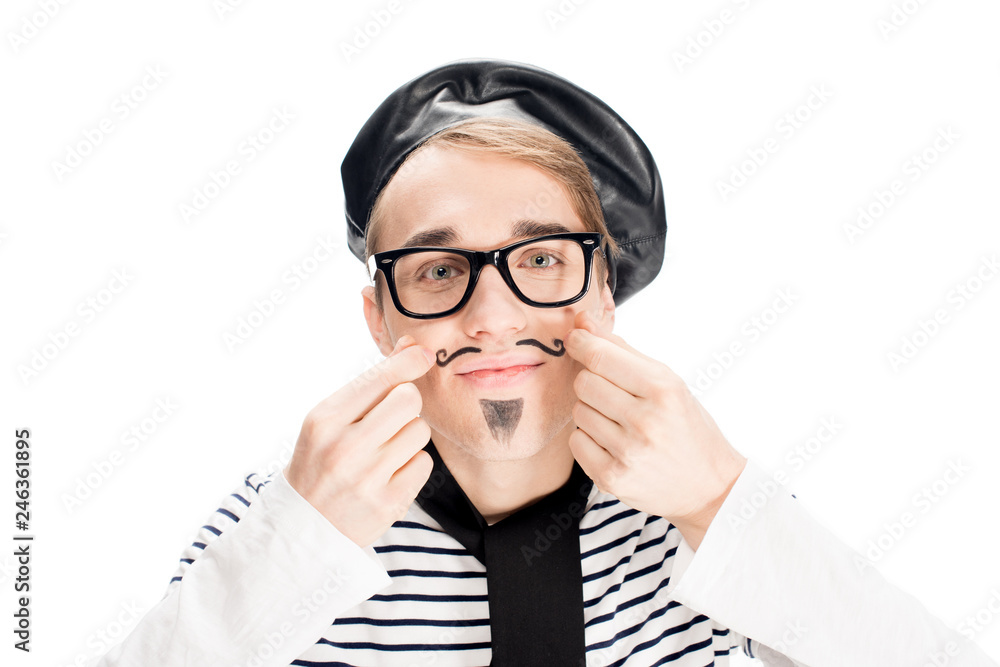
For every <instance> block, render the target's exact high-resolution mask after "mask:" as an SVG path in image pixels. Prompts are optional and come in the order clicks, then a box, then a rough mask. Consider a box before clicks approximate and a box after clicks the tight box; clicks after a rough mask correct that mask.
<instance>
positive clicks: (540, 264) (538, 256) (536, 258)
mask: <svg viewBox="0 0 1000 667" xmlns="http://www.w3.org/2000/svg"><path fill="white" fill-rule="evenodd" d="M557 261H559V260H557V259H556V258H555V256H554V255H550V254H549V253H547V252H536V253H534V254H533V255H529V256H528V266H530V267H531V268H533V269H547V268H548V267H550V266H551V265H552V264H553V263H555V262H557Z"/></svg>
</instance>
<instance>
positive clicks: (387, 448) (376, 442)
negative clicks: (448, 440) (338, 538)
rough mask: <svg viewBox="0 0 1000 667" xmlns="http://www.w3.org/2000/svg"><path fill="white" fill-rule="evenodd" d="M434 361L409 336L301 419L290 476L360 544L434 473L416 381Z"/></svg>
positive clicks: (401, 511) (397, 515)
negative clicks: (426, 450)
mask: <svg viewBox="0 0 1000 667" xmlns="http://www.w3.org/2000/svg"><path fill="white" fill-rule="evenodd" d="M433 366H434V354H433V353H432V352H431V351H430V350H429V349H427V348H425V347H422V346H420V345H417V344H416V341H415V340H414V339H413V338H412V337H411V336H409V335H405V336H402V337H401V338H400V339H399V340H398V341H397V343H396V347H395V349H393V351H392V352H391V353H390V354H389V356H388V357H387V358H386V359H385V360H384V361H382V362H381V363H379V364H378V365H376V366H375V367H373V368H372V369H370V370H369V371H367V372H365V373H364V374H362V375H361V376H359V377H357V378H355V379H354V380H352V381H351V382H350V383H349V384H347V385H345V386H344V387H342V388H341V389H340V390H338V391H337V392H336V393H334V394H333V395H331V396H329V397H327V398H326V399H324V400H323V401H322V402H321V403H319V405H317V406H316V407H314V408H313V409H312V410H310V411H309V414H307V415H306V418H305V421H303V423H302V430H301V432H300V433H299V439H298V442H296V444H295V451H294V452H293V454H292V460H291V461H290V462H289V463H288V466H287V467H286V468H285V469H284V471H283V473H284V475H285V479H287V480H288V483H289V484H291V485H292V488H294V489H295V490H296V491H297V492H298V493H299V495H301V496H302V497H303V498H305V499H306V500H308V501H309V503H310V504H312V506H313V507H315V508H316V509H318V510H319V511H320V512H321V513H322V514H323V516H325V517H326V518H327V519H329V520H330V523H332V524H333V525H334V527H335V528H336V529H337V530H339V531H340V532H341V533H343V534H344V535H346V536H347V537H348V538H350V539H351V540H352V541H353V542H354V543H355V544H357V545H358V546H360V547H366V546H368V545H369V544H371V543H372V542H374V541H375V540H377V539H378V538H379V537H380V536H381V535H382V534H383V533H384V532H385V531H386V530H388V529H389V526H391V525H392V524H393V523H395V522H396V521H398V520H399V519H401V518H402V517H403V516H404V515H405V514H406V512H407V510H408V509H409V507H410V504H411V503H412V502H413V499H414V498H416V497H417V494H418V493H419V492H420V489H421V488H422V487H423V485H424V484H425V483H426V482H427V479H428V478H429V477H430V474H431V470H432V468H433V460H432V459H431V457H430V455H429V454H428V453H427V452H425V451H422V450H423V448H424V446H425V445H426V444H427V441H428V440H430V437H431V430H430V427H429V426H428V425H427V422H425V421H424V420H423V419H421V418H420V417H419V416H418V415H419V414H420V410H421V408H422V407H423V401H422V400H421V397H420V391H419V390H418V389H417V387H416V385H414V384H413V382H412V380H415V379H416V378H418V377H420V376H421V375H423V374H424V373H426V372H427V371H428V370H430V369H431V367H433Z"/></svg>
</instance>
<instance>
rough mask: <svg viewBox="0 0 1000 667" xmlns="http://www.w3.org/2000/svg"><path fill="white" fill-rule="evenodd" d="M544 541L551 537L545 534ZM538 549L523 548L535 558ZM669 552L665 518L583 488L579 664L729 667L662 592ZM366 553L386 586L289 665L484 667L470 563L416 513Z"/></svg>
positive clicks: (726, 651)
mask: <svg viewBox="0 0 1000 667" xmlns="http://www.w3.org/2000/svg"><path fill="white" fill-rule="evenodd" d="M277 475H280V473H275V474H274V475H271V476H270V477H268V478H262V477H261V476H260V475H257V474H251V475H248V476H247V477H246V479H245V480H244V484H243V485H242V487H241V488H239V489H237V490H236V491H234V492H233V493H232V494H231V495H230V496H229V498H228V499H227V501H226V502H224V503H223V506H222V507H220V508H219V509H218V510H217V511H216V512H215V513H214V514H213V515H212V516H211V517H210V518H209V521H208V522H207V523H206V525H205V526H203V527H202V528H201V533H200V535H199V536H198V538H197V539H196V541H195V542H194V544H192V545H191V546H190V547H189V548H188V549H187V550H186V553H185V554H184V555H183V558H182V559H181V563H180V567H179V568H178V570H177V572H176V573H175V575H174V577H173V579H172V581H171V583H170V585H171V587H179V586H180V584H181V582H182V581H183V577H184V573H185V571H186V570H187V568H188V567H189V565H190V564H191V563H192V562H194V561H195V560H196V559H197V558H198V557H199V555H200V554H201V553H202V552H203V551H204V550H205V549H206V548H207V547H209V545H211V544H212V542H213V541H214V540H215V539H217V538H218V537H219V536H220V535H222V534H223V533H224V532H225V531H226V530H227V529H229V528H231V527H232V526H233V525H234V523H235V522H237V521H239V520H240V518H241V516H242V515H243V513H244V512H245V511H246V509H247V508H248V507H249V506H250V505H251V504H252V503H253V502H255V501H256V500H257V499H258V498H259V497H260V495H261V494H262V493H264V492H265V491H264V489H265V488H266V487H268V486H270V485H274V484H275V481H276V480H275V477H276V476H277ZM284 483H285V484H287V482H284ZM542 537H544V536H542ZM552 537H555V539H558V535H557V534H554V533H553V534H552ZM539 539H540V543H539V544H536V545H534V546H535V548H536V549H537V548H541V549H544V548H545V542H544V540H542V539H541V537H540V538H539ZM545 539H548V538H545ZM680 542H681V535H680V531H678V530H677V528H676V527H675V526H673V525H672V524H670V523H669V522H668V521H666V520H665V519H663V518H661V517H656V516H650V515H649V514H646V513H645V512H639V511H637V510H634V509H632V508H630V507H628V506H626V505H625V504H624V503H622V502H621V501H620V500H618V499H617V498H615V497H613V496H610V495H608V494H606V493H601V492H599V491H598V490H597V488H596V487H594V488H593V489H592V490H591V493H590V497H589V498H588V500H587V509H586V512H585V513H584V514H583V516H582V517H581V519H580V549H581V553H580V558H581V563H582V570H583V598H584V632H585V638H586V652H587V664H588V665H607V666H609V667H635V666H638V665H643V666H649V665H660V664H667V663H669V664H671V665H675V666H676V667H704V666H705V665H727V664H729V661H728V656H729V655H730V652H731V651H732V650H733V649H734V648H735V647H737V646H738V645H739V644H740V642H741V641H743V639H742V638H741V637H738V636H737V635H735V633H733V632H731V631H730V630H728V629H727V628H725V627H723V626H722V625H720V624H719V623H717V622H715V621H713V620H712V619H710V618H708V617H707V616H705V615H703V614H700V613H698V612H696V611H693V610H691V609H689V608H687V607H685V606H683V605H681V604H679V603H678V602H676V601H674V600H672V599H671V597H670V595H669V594H667V592H666V589H667V587H668V586H669V584H670V575H671V570H672V569H673V559H674V556H675V554H676V553H677V548H678V545H679V544H680ZM372 548H373V550H374V552H375V554H377V557H378V559H379V561H380V562H381V563H382V566H383V567H384V568H385V570H386V572H387V574H388V575H389V577H390V578H391V580H392V582H391V584H390V585H389V586H387V587H386V588H384V589H382V590H380V591H379V592H378V593H376V594H375V595H373V596H371V597H370V598H369V599H367V600H365V601H364V602H362V603H361V604H358V605H356V606H354V607H352V608H351V609H349V610H347V611H346V612H345V613H343V614H342V615H340V616H339V617H338V618H336V619H334V620H333V622H332V623H331V624H330V626H329V628H328V629H327V630H326V632H324V633H323V636H322V637H321V638H319V639H318V640H317V641H316V643H315V644H314V645H313V646H311V647H309V649H307V650H306V651H305V652H303V653H302V654H301V655H300V656H299V657H298V658H297V659H296V660H295V661H293V662H292V663H291V664H293V665H331V666H332V665H338V666H339V665H354V666H358V667H377V666H380V665H435V664H446V665H488V664H489V663H490V618H489V606H488V598H487V587H486V570H485V567H484V566H483V564H482V563H480V562H479V561H478V560H477V559H476V558H475V557H474V556H473V555H472V554H470V553H469V552H468V551H467V550H466V549H465V548H464V547H463V546H462V545H461V544H459V542H457V541H456V540H455V539H454V538H453V537H451V536H450V535H449V534H448V533H446V532H445V531H444V530H443V529H442V527H441V525H440V524H439V523H438V522H437V521H435V520H434V519H433V518H432V517H431V516H430V515H429V514H427V513H426V512H425V511H424V510H423V508H421V507H420V505H419V504H417V503H413V504H412V505H411V507H410V510H409V512H408V513H407V515H406V516H405V517H404V518H403V519H402V520H400V521H397V522H396V523H395V524H393V525H392V526H391V527H390V528H389V530H387V531H386V532H385V533H384V534H383V535H382V537H380V538H379V539H378V540H377V541H376V542H374V543H373V544H372ZM442 655H443V656H444V657H441V656H442Z"/></svg>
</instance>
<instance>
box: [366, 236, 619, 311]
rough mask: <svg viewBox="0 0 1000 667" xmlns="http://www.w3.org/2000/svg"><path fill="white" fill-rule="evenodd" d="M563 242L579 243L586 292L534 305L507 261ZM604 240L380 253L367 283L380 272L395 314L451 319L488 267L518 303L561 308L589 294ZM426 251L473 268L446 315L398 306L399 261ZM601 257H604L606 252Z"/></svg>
mask: <svg viewBox="0 0 1000 667" xmlns="http://www.w3.org/2000/svg"><path fill="white" fill-rule="evenodd" d="M560 239H570V240H573V241H576V242H577V243H578V244H579V245H580V247H581V248H582V249H583V288H582V289H581V290H580V293H579V294H577V295H576V296H574V297H572V298H570V299H563V300H562V301H557V302H555V303H540V302H538V301H532V300H531V299H529V298H528V297H526V296H525V295H524V294H523V293H522V292H521V290H519V289H518V288H517V285H516V284H514V279H513V277H511V275H510V271H509V270H508V268H507V257H508V256H509V255H510V253H512V252H513V251H515V250H517V249H518V248H520V247H522V246H526V245H530V244H532V243H537V242H539V241H549V240H553V241H554V240H560ZM603 239H604V234H602V233H600V232H564V233H562V234H546V235H544V236H535V237H533V238H530V239H524V240H523V241H517V242H515V243H511V244H510V245H506V246H504V247H502V248H497V249H496V250H466V249H465V248H446V247H442V246H417V247H412V248H397V249H395V250H386V251H383V252H377V253H375V254H374V255H371V256H370V257H369V258H368V264H367V269H368V279H369V280H370V281H371V282H372V284H373V285H374V284H375V275H376V274H377V273H378V272H379V271H381V272H382V276H383V277H384V278H385V282H386V285H387V286H388V288H389V296H390V297H391V298H392V303H393V305H394V306H396V310H398V311H399V312H400V313H402V314H403V315H406V316H407V317H412V318H413V319H417V320H430V319H436V318H439V317H447V316H448V315H451V314H452V313H457V312H458V311H459V310H461V309H462V308H463V307H464V306H465V304H467V303H468V302H469V299H470V298H472V292H473V291H475V289H476V284H478V283H479V274H480V273H481V272H482V270H483V268H485V267H486V266H487V265H492V266H494V267H496V270H497V271H499V272H500V275H501V276H502V277H503V280H504V282H505V283H507V287H509V288H510V291H512V292H513V293H514V295H515V296H517V298H518V299H520V300H521V301H523V302H524V303H526V304H528V305H529V306H534V307H535V308H561V307H563V306H568V305H570V304H572V303H576V302H577V301H579V300H580V299H582V298H583V297H584V296H585V295H586V294H587V291H588V290H589V289H590V269H591V266H592V265H593V256H594V251H595V250H600V249H601V242H602V241H603ZM427 250H430V251H435V252H452V253H455V254H457V255H461V256H462V257H464V258H465V259H466V260H467V261H468V263H469V267H470V268H469V270H470V272H471V275H470V276H469V284H468V285H467V286H466V288H465V294H463V295H462V298H461V300H459V302H458V304H457V305H455V306H454V307H453V308H449V309H448V310H446V311H443V312H440V313H432V314H429V315H427V314H422V313H414V312H412V311H409V310H407V309H406V308H404V307H403V304H401V303H400V302H399V295H398V294H397V293H396V281H395V279H394V277H393V272H394V269H395V266H396V261H397V260H398V259H399V258H400V257H404V256H406V255H409V254H411V253H414V252H419V251H427ZM601 253H602V254H603V250H602V251H601Z"/></svg>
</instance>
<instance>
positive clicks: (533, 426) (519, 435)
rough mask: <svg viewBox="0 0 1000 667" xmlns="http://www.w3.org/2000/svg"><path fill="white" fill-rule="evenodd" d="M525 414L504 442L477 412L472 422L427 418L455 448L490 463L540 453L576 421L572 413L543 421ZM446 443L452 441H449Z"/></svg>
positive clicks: (434, 429) (435, 429)
mask: <svg viewBox="0 0 1000 667" xmlns="http://www.w3.org/2000/svg"><path fill="white" fill-rule="evenodd" d="M524 417H525V418H527V419H526V421H522V423H521V424H519V425H518V428H517V431H516V432H515V433H514V435H513V436H512V437H511V438H510V439H509V440H507V441H503V442H502V441H499V440H497V439H496V438H495V437H494V436H493V434H492V433H491V432H490V430H489V429H488V428H487V426H486V424H485V420H484V418H483V416H482V414H473V415H471V418H470V420H469V421H468V422H463V423H460V424H455V423H447V422H445V423H440V422H437V420H433V419H432V418H431V416H430V415H426V416H425V417H424V419H426V420H427V423H428V425H429V426H430V427H431V429H432V430H433V431H434V432H435V433H439V434H440V435H441V436H442V437H444V438H445V439H446V440H447V441H449V442H450V443H454V446H455V447H457V448H459V449H461V450H463V451H464V452H465V453H466V454H468V455H469V456H471V457H472V458H475V459H478V460H480V461H490V462H498V461H519V460H523V459H528V458H531V457H533V456H536V455H537V454H538V453H539V452H541V451H542V450H544V449H545V448H546V447H547V446H549V445H550V444H551V443H552V441H553V439H554V438H555V437H556V436H557V435H559V433H560V432H561V431H562V430H563V429H564V428H565V427H566V425H567V424H569V423H570V422H571V421H572V416H571V415H570V414H569V413H567V414H566V415H564V416H563V417H562V418H556V417H554V416H550V418H549V419H546V420H545V423H543V424H539V423H538V422H537V420H533V419H530V418H529V415H525V416H524ZM469 422H471V424H470V423H469ZM432 438H433V435H432ZM435 444H437V441H436V440H435ZM445 446H449V444H447V443H446V444H445Z"/></svg>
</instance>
